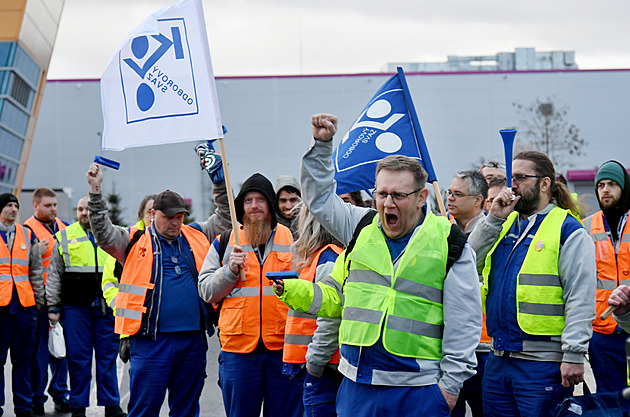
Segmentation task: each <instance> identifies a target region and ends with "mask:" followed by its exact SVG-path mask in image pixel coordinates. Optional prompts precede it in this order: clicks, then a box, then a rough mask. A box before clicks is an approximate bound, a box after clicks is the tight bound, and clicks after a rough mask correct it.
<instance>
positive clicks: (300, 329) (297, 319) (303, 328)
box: [282, 244, 343, 363]
mask: <svg viewBox="0 0 630 417" xmlns="http://www.w3.org/2000/svg"><path fill="white" fill-rule="evenodd" d="M328 248H330V249H332V250H333V251H334V252H335V253H336V254H337V255H339V254H340V253H341V252H342V251H343V249H342V248H340V247H339V246H337V245H332V244H330V245H326V246H324V247H323V248H321V249H320V250H319V251H317V253H316V254H315V256H314V257H313V262H311V264H310V266H309V267H308V268H306V269H304V270H303V271H301V272H300V279H303V280H306V281H309V282H315V271H316V269H317V264H318V262H319V257H320V256H321V254H322V252H324V251H325V250H326V249H328ZM315 330H317V316H313V315H310V314H306V313H300V312H298V311H295V310H289V313H288V316H287V326H286V329H285V333H284V350H283V352H282V361H283V362H286V363H305V362H306V352H307V351H308V345H309V343H311V341H312V340H313V333H315ZM328 363H339V348H337V351H336V352H335V353H334V355H333V357H332V358H331V359H330V361H329V362H328Z"/></svg>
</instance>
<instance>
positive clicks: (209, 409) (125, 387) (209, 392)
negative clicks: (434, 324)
mask: <svg viewBox="0 0 630 417" xmlns="http://www.w3.org/2000/svg"><path fill="white" fill-rule="evenodd" d="M208 344H209V348H208V365H207V367H206V374H207V375H208V377H207V379H206V383H205V385H204V388H203V392H202V394H201V401H200V403H201V408H200V409H201V412H200V416H202V417H205V416H212V417H225V410H224V408H223V400H222V398H221V390H220V388H219V386H218V385H217V380H218V363H217V358H218V356H219V343H218V339H217V338H216V336H213V337H211V338H210V339H209V342H208ZM92 375H94V371H93V372H92ZM4 380H5V382H6V384H7V387H6V390H5V395H6V404H5V407H4V415H5V416H13V399H12V398H11V392H12V391H11V364H10V363H7V364H6V365H5V367H4ZM118 381H119V383H120V396H121V406H122V407H123V409H124V410H126V409H127V403H128V402H129V364H127V365H125V364H123V363H122V362H121V361H120V360H119V361H118ZM586 382H587V383H588V385H589V387H591V389H595V380H594V379H593V374H592V371H591V368H590V366H588V365H587V369H586ZM581 393H582V388H581V386H580V387H578V388H577V389H576V391H575V395H580V394H581ZM90 404H91V406H90V408H88V410H87V417H102V416H103V415H104V409H103V408H102V407H97V406H96V386H95V384H94V379H93V380H92V388H91V395H90ZM69 415H70V414H58V413H55V412H54V405H53V403H52V401H51V400H48V402H47V403H46V416H50V417H67V416H69ZM466 415H467V416H470V415H471V414H470V410H468V413H467V414H466ZM167 416H168V405H167V404H166V401H165V403H164V404H162V410H161V412H160V417H167Z"/></svg>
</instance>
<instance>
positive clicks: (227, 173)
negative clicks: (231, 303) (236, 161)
mask: <svg viewBox="0 0 630 417" xmlns="http://www.w3.org/2000/svg"><path fill="white" fill-rule="evenodd" d="M219 145H220V146H221V162H222V163H223V174H224V175H225V188H226V190H227V196H228V204H229V206H230V219H231V220H232V235H233V236H234V242H235V243H236V244H237V245H240V244H241V239H240V238H239V236H238V221H237V220H236V206H235V205H234V192H233V191H232V183H231V181H230V170H229V169H228V160H227V152H226V151H225V143H224V142H223V138H219ZM240 276H241V281H245V271H243V270H242V269H241V270H240Z"/></svg>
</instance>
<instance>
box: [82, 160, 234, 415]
mask: <svg viewBox="0 0 630 417" xmlns="http://www.w3.org/2000/svg"><path fill="white" fill-rule="evenodd" d="M86 176H87V181H88V184H89V185H90V201H89V205H88V208H89V217H90V224H91V227H92V230H93V231H94V236H95V237H96V240H97V242H98V244H99V245H100V246H101V247H102V248H103V249H104V250H105V251H107V252H108V253H109V254H110V255H112V256H113V257H114V258H116V259H117V260H118V261H120V262H121V263H122V264H123V272H122V276H121V278H120V285H119V287H118V294H117V295H116V319H115V320H116V324H115V332H116V333H118V334H125V335H130V338H125V339H130V340H131V343H130V350H129V358H130V359H129V360H130V363H131V366H130V369H129V377H130V386H129V394H130V396H129V410H128V411H129V417H136V416H157V415H159V413H160V408H161V406H162V403H163V402H164V397H165V396H166V392H167V390H168V404H169V408H170V415H172V416H193V415H195V414H196V413H197V412H198V411H199V410H198V408H199V397H200V396H201V391H202V389H203V381H204V377H205V370H206V353H207V350H208V343H207V339H206V333H205V330H206V321H207V314H208V310H207V307H208V306H207V304H205V303H204V302H203V301H202V300H201V299H200V298H199V293H198V290H197V279H198V274H199V270H200V269H201V265H202V263H203V261H204V257H205V256H206V253H207V252H208V248H209V247H210V240H212V239H214V238H215V237H216V235H218V234H219V233H221V232H222V231H224V230H227V229H229V228H230V226H231V224H230V221H229V214H227V213H224V212H221V211H220V210H219V209H217V211H216V212H215V214H213V215H212V216H210V218H209V219H208V220H207V221H205V222H203V223H193V224H192V225H190V226H188V225H185V224H183V222H184V214H185V213H188V210H187V208H186V202H185V201H184V199H183V198H182V197H181V196H180V195H179V194H177V193H176V192H173V191H170V190H166V191H163V192H161V193H159V194H158V195H156V196H155V199H154V201H153V209H152V210H151V217H152V220H153V221H152V222H151V225H150V226H148V227H147V228H146V229H145V230H144V231H138V232H135V231H133V230H132V231H130V230H129V229H127V228H123V227H120V226H114V225H112V223H111V221H110V220H109V217H108V216H107V202H106V200H105V199H104V198H103V195H102V192H101V185H102V182H103V172H102V171H101V170H100V167H99V166H98V165H97V164H92V165H91V166H90V168H89V169H88V172H87V174H86ZM215 188H217V189H221V190H223V192H224V190H225V188H224V186H222V185H220V184H215ZM219 192H221V191H219ZM216 193H217V191H215V197H216V195H217V194H216ZM217 207H218V206H217ZM136 233H139V235H138V236H139V237H138V236H136ZM134 236H136V238H137V241H135V242H134V243H133V244H131V241H132V240H133V239H134Z"/></svg>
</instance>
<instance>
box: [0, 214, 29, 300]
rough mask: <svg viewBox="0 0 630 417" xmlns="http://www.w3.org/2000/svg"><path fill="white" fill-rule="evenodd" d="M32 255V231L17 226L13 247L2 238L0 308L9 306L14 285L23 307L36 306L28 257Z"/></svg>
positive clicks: (0, 246) (0, 244)
mask: <svg viewBox="0 0 630 417" xmlns="http://www.w3.org/2000/svg"><path fill="white" fill-rule="evenodd" d="M30 253H31V231H30V230H29V229H27V228H26V227H24V226H21V225H19V224H16V225H15V237H14V238H13V247H12V248H11V252H9V247H8V246H7V244H6V243H5V242H4V239H2V238H0V306H7V305H9V303H10V302H11V298H12V296H13V284H14V283H15V288H16V289H17V293H18V298H19V300H20V304H22V307H32V306H34V305H35V293H34V292H33V287H32V286H31V281H30V279H29V276H28V271H29V267H28V257H29V254H30Z"/></svg>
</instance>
